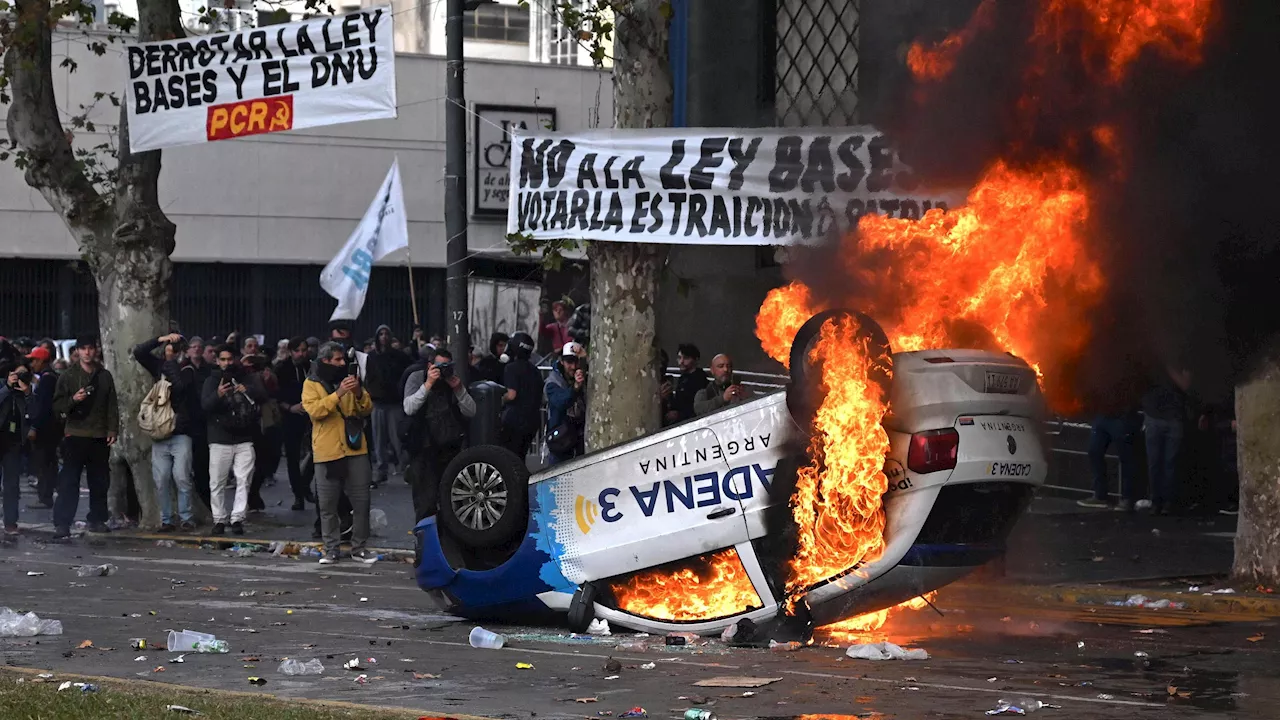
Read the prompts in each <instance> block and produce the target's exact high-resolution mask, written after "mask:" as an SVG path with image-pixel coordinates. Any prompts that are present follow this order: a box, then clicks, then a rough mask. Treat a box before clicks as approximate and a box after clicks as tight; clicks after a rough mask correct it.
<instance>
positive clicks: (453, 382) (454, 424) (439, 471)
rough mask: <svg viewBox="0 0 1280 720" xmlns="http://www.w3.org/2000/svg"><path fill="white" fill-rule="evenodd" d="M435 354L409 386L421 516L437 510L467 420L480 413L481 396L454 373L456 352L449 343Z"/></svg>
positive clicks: (413, 477) (412, 475)
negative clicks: (477, 398) (478, 399)
mask: <svg viewBox="0 0 1280 720" xmlns="http://www.w3.org/2000/svg"><path fill="white" fill-rule="evenodd" d="M435 353H436V355H435V362H434V364H432V365H431V366H430V367H428V368H426V369H425V370H419V371H417V372H415V373H413V374H412V375H410V376H409V379H408V381H406V382H405V387H404V413H405V415H407V416H408V417H409V418H410V429H409V431H408V433H407V435H408V439H409V448H410V453H411V459H410V461H409V472H408V473H406V474H407V475H408V476H409V485H410V486H411V487H412V488H413V511H414V517H415V518H416V519H417V520H421V519H423V518H425V517H427V516H428V515H434V514H435V512H436V501H437V491H438V490H439V487H440V477H441V476H442V475H443V474H444V470H445V468H446V467H448V466H449V463H450V462H453V459H454V458H455V457H457V456H458V453H460V452H462V446H463V445H464V444H465V443H466V438H467V420H468V419H469V418H472V417H475V414H476V401H475V400H474V399H473V398H472V397H471V394H470V393H468V392H467V386H466V385H463V384H462V378H460V377H458V375H457V373H456V372H454V365H453V355H452V354H451V353H450V352H449V351H448V350H445V349H444V348H437V349H436V351H435ZM415 524H416V523H415Z"/></svg>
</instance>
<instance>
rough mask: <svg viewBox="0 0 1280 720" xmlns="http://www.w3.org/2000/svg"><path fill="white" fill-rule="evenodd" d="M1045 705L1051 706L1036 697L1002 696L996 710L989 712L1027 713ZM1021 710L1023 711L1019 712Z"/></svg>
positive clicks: (990, 713)
mask: <svg viewBox="0 0 1280 720" xmlns="http://www.w3.org/2000/svg"><path fill="white" fill-rule="evenodd" d="M1044 707H1049V706H1048V705H1045V704H1044V703H1042V702H1040V701H1039V700H1036V699H1034V698H1026V697H1024V698H1000V701H999V702H997V703H996V707H995V710H992V711H990V712H988V714H989V715H995V714H1002V713H1007V714H1009V715H1026V714H1028V713H1033V712H1035V711H1037V710H1039V709H1040V708H1044ZM1019 710H1021V711H1022V712H1018V711H1019Z"/></svg>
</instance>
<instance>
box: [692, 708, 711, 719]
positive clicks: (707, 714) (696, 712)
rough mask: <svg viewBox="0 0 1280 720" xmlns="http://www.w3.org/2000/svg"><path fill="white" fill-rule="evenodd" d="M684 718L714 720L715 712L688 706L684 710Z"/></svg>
mask: <svg viewBox="0 0 1280 720" xmlns="http://www.w3.org/2000/svg"><path fill="white" fill-rule="evenodd" d="M684 720H716V714H715V713H713V712H711V711H710V710H703V709H701V708H689V709H688V710H685V711H684Z"/></svg>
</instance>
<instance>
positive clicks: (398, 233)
mask: <svg viewBox="0 0 1280 720" xmlns="http://www.w3.org/2000/svg"><path fill="white" fill-rule="evenodd" d="M407 247H409V223H408V221H407V219H406V218H405V214H404V189H403V188H402V187H401V185H400V159H399V158H396V160H395V161H394V162H392V163H391V169H390V170H388V171H387V179H386V180H383V181H382V187H381V188H380V189H379V190H378V194H377V195H376V196H375V197H374V198H373V203H371V204H370V205H369V209H368V210H366V211H365V213H364V217H363V218H361V219H360V224H359V225H357V226H356V230H355V232H353V233H351V237H350V238H348V239H347V242H346V244H345V245H343V246H342V249H341V250H339V251H338V254H337V255H335V256H333V259H332V260H330V261H329V264H328V265H326V266H325V267H324V270H322V271H321V272H320V287H321V288H323V289H324V291H325V292H327V293H329V294H330V295H332V296H333V297H334V298H335V299H336V300H337V301H338V307H337V308H335V309H334V311H333V315H332V316H331V317H330V318H329V319H330V320H355V319H356V318H357V317H359V315H360V309H361V308H363V307H364V295H365V292H366V291H367V290H368V289H369V274H370V273H371V272H372V270H373V264H374V263H375V262H377V261H379V260H381V259H382V258H384V257H386V256H387V255H390V254H391V253H393V252H395V251H396V250H399V249H401V248H407Z"/></svg>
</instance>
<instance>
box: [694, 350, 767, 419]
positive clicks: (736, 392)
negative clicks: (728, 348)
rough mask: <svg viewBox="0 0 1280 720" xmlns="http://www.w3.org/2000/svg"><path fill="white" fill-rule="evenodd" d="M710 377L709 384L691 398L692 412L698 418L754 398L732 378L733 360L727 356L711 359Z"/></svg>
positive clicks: (721, 354)
mask: <svg viewBox="0 0 1280 720" xmlns="http://www.w3.org/2000/svg"><path fill="white" fill-rule="evenodd" d="M711 375H712V377H713V380H712V381H711V384H710V385H707V386H706V387H704V388H702V389H701V390H699V391H698V393H697V394H696V395H694V396H693V411H694V413H696V414H697V415H698V416H699V417H701V416H703V415H707V414H710V413H713V412H715V411H716V410H719V409H720V408H722V407H725V406H727V405H737V404H738V403H741V402H746V401H747V400H750V399H751V398H752V397H754V394H753V393H752V392H751V390H750V389H749V388H747V387H744V386H743V385H741V384H740V383H739V382H738V380H737V379H736V378H735V377H734V376H733V358H731V357H729V356H728V355H726V354H724V353H720V354H719V355H717V356H715V357H713V358H711Z"/></svg>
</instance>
